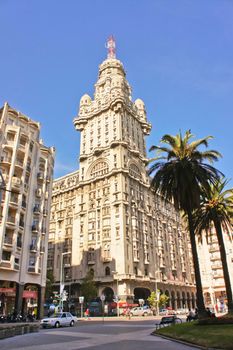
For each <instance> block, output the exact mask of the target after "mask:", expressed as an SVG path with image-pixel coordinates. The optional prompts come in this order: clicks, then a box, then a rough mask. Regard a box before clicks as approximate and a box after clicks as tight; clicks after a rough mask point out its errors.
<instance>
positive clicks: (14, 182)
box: [12, 176, 21, 187]
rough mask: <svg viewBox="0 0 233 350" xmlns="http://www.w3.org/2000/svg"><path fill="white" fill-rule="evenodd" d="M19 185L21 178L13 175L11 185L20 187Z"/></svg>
mask: <svg viewBox="0 0 233 350" xmlns="http://www.w3.org/2000/svg"><path fill="white" fill-rule="evenodd" d="M20 185H21V180H20V179H19V178H18V177H16V176H13V177H12V186H15V187H20Z"/></svg>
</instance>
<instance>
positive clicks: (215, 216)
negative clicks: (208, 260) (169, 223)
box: [194, 179, 233, 314]
mask: <svg viewBox="0 0 233 350" xmlns="http://www.w3.org/2000/svg"><path fill="white" fill-rule="evenodd" d="M226 185H227V180H224V179H220V180H219V181H218V182H217V183H216V184H215V185H212V186H211V188H210V191H208V192H203V195H202V198H201V206H200V208H198V209H197V210H196V211H195V212H194V223H195V230H196V232H197V233H198V234H199V235H200V236H201V235H202V233H203V230H205V231H206V233H207V236H208V235H210V232H211V227H212V226H213V225H214V228H215V231H216V234H217V239H218V244H219V250H220V255H221V261H222V267H223V275H224V280H225V286H226V295H227V300H228V312H229V313H231V314H233V298H232V287H231V281H230V275H229V270H228V263H227V255H226V250H225V244H224V238H223V232H222V229H223V228H224V231H227V232H228V234H230V233H231V232H232V219H233V189H228V190H227V189H226Z"/></svg>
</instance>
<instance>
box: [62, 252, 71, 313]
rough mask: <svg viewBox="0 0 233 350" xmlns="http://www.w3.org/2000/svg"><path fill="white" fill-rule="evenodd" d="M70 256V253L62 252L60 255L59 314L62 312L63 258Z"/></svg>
mask: <svg viewBox="0 0 233 350" xmlns="http://www.w3.org/2000/svg"><path fill="white" fill-rule="evenodd" d="M67 254H70V252H64V253H61V269H60V306H61V310H60V311H61V312H62V311H63V292H64V287H65V284H64V281H63V275H64V274H63V256H64V255H67Z"/></svg>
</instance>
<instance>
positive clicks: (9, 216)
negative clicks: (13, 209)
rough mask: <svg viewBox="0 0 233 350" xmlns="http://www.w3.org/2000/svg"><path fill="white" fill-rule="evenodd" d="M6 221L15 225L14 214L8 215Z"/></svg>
mask: <svg viewBox="0 0 233 350" xmlns="http://www.w3.org/2000/svg"><path fill="white" fill-rule="evenodd" d="M7 222H8V223H10V224H13V225H15V216H11V215H8V217H7Z"/></svg>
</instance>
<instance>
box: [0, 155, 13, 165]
mask: <svg viewBox="0 0 233 350" xmlns="http://www.w3.org/2000/svg"><path fill="white" fill-rule="evenodd" d="M11 161H12V157H9V156H4V157H1V163H2V164H4V163H7V164H11Z"/></svg>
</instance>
